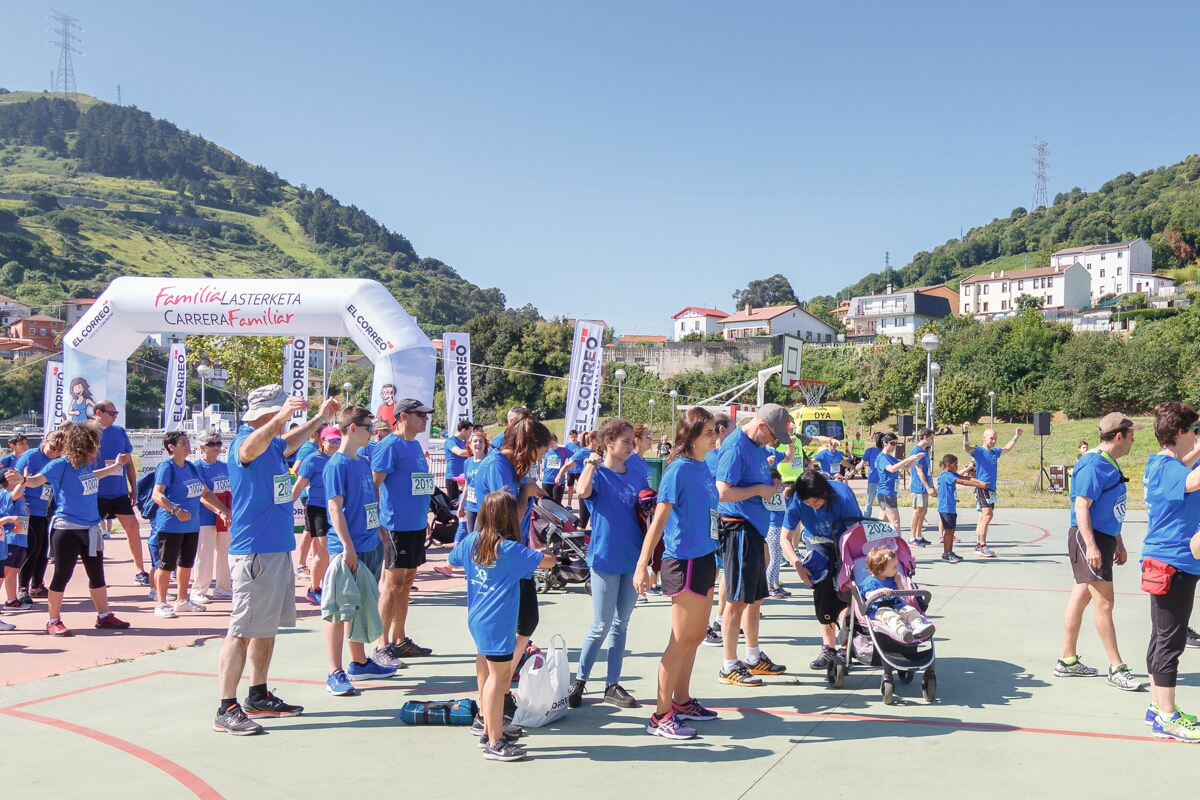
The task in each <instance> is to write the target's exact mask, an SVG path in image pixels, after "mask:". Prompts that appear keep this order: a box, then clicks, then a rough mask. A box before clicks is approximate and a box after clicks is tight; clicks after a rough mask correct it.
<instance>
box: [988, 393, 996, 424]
mask: <svg viewBox="0 0 1200 800" xmlns="http://www.w3.org/2000/svg"><path fill="white" fill-rule="evenodd" d="M988 401H989V403H988V404H989V406H990V410H989V411H988V416H989V417H991V419H992V427H993V428H994V427H996V393H995V392H988Z"/></svg>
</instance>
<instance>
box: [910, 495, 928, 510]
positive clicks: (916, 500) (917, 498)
mask: <svg viewBox="0 0 1200 800" xmlns="http://www.w3.org/2000/svg"><path fill="white" fill-rule="evenodd" d="M912 507H913V508H929V495H928V494H926V493H925V492H913V493H912Z"/></svg>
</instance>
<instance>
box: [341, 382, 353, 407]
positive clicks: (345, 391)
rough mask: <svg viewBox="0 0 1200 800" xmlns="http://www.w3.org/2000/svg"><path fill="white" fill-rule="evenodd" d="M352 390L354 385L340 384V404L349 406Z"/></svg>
mask: <svg viewBox="0 0 1200 800" xmlns="http://www.w3.org/2000/svg"><path fill="white" fill-rule="evenodd" d="M353 388H354V384H353V383H351V382H350V381H346V382H345V383H343V384H342V402H343V403H345V404H346V405H350V390H351V389H353Z"/></svg>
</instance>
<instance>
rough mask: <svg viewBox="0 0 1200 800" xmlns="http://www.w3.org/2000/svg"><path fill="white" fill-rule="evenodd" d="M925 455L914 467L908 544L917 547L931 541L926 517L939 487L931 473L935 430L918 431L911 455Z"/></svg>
mask: <svg viewBox="0 0 1200 800" xmlns="http://www.w3.org/2000/svg"><path fill="white" fill-rule="evenodd" d="M917 453H924V454H925V458H922V459H921V460H920V461H918V462H917V463H915V464H913V465H912V475H911V478H912V480H911V481H909V486H910V487H911V488H912V509H913V511H912V524H911V525H910V526H909V527H910V528H911V530H912V538H911V539H909V540H908V543H909V544H911V545H914V546H916V547H928V546H929V540H928V539H926V538H925V515H926V514H927V513H929V498H930V497H935V498H936V497H937V486H935V485H934V483H933V473H932V472H931V471H930V470H931V467H930V464H929V461H930V459H932V458H933V430H932V429H931V428H921V430H919V431H917V444H916V446H915V447H914V448H913V449H912V452H911V453H909V455H910V456H915V455H916V454H917Z"/></svg>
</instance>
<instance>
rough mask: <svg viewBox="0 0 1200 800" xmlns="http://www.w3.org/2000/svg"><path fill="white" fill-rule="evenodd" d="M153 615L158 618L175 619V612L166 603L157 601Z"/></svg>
mask: <svg viewBox="0 0 1200 800" xmlns="http://www.w3.org/2000/svg"><path fill="white" fill-rule="evenodd" d="M154 616H156V617H158V618H159V619H175V612H174V611H172V610H171V607H170V606H169V605H167V604H166V603H159V604H158V605H157V606H155V607H154Z"/></svg>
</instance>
